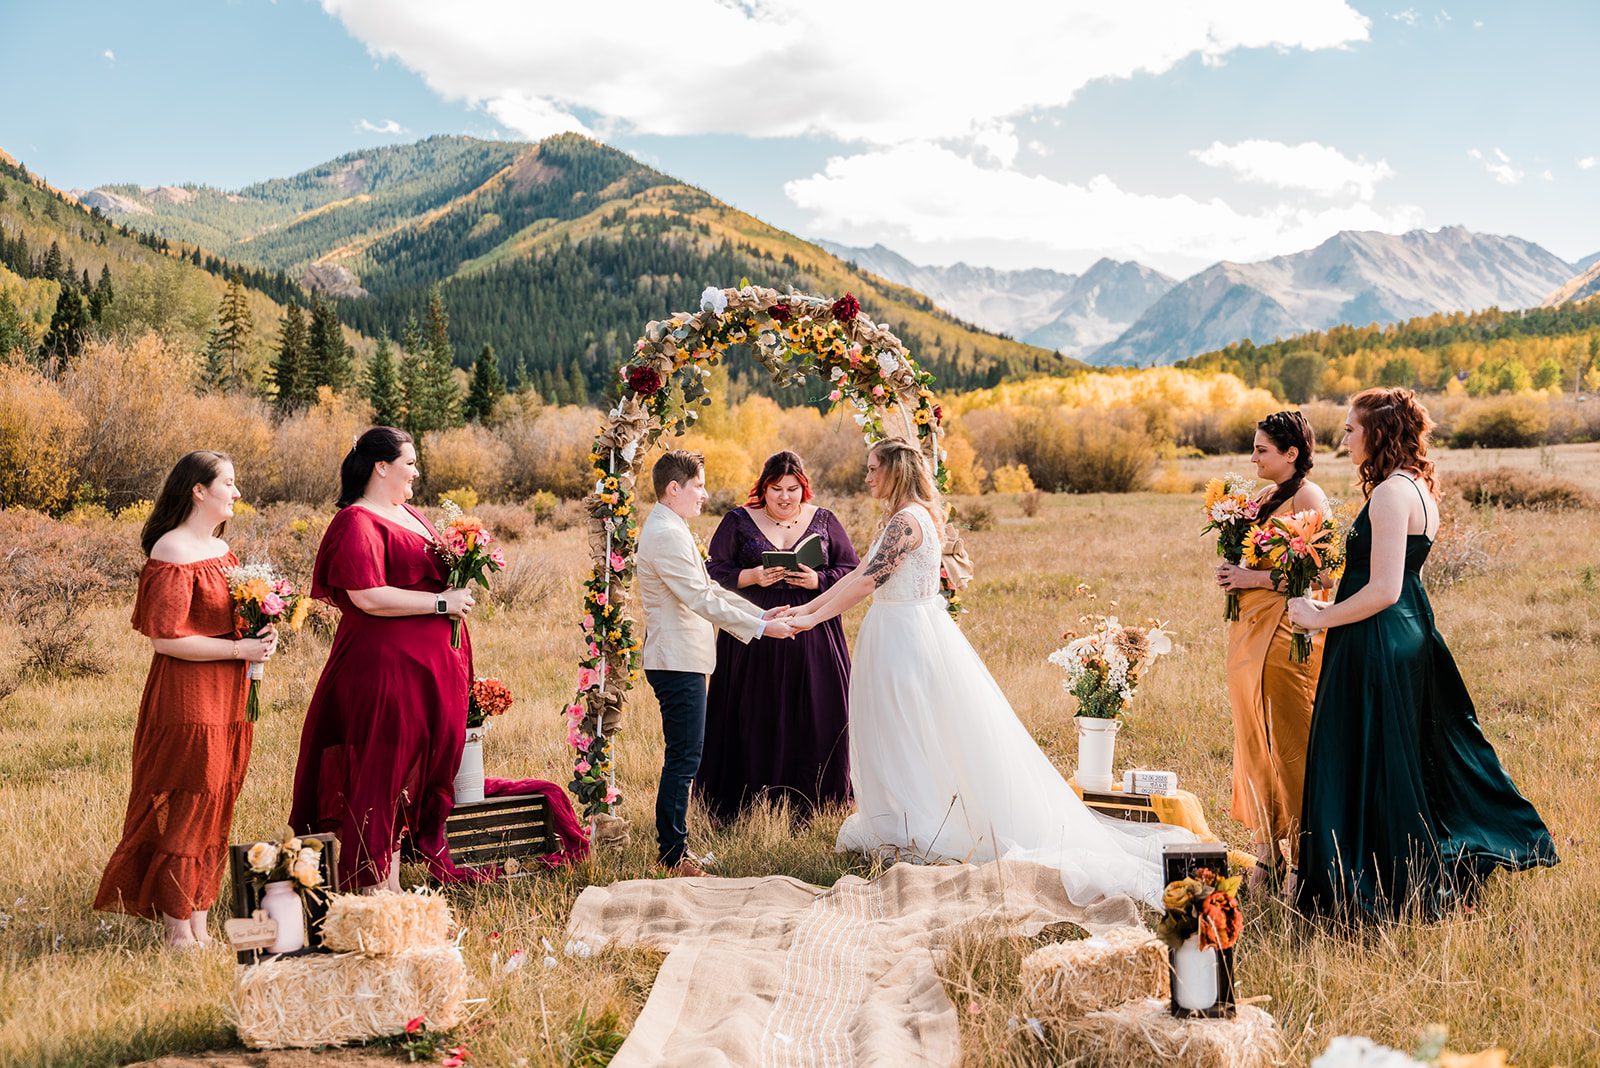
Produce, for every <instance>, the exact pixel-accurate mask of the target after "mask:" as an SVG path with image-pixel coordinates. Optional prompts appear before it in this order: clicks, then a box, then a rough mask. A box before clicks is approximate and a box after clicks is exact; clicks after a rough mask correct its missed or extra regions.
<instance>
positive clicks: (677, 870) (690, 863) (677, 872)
mask: <svg viewBox="0 0 1600 1068" xmlns="http://www.w3.org/2000/svg"><path fill="white" fill-rule="evenodd" d="M661 870H662V871H664V872H666V873H667V875H669V876H670V877H672V878H674V879H699V878H703V877H705V876H706V875H708V874H710V873H709V872H707V871H706V870H705V869H704V868H702V867H701V866H700V865H698V864H696V863H695V862H694V860H693V859H692V858H690V857H687V856H686V857H684V858H683V859H682V860H680V861H678V863H676V864H671V865H668V864H662V865H661Z"/></svg>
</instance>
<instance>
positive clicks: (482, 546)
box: [433, 498, 506, 649]
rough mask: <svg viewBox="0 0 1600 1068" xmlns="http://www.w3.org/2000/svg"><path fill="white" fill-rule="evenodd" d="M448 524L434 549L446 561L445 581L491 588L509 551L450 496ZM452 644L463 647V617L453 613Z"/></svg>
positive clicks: (454, 586) (446, 514)
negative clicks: (496, 541) (503, 548)
mask: <svg viewBox="0 0 1600 1068" xmlns="http://www.w3.org/2000/svg"><path fill="white" fill-rule="evenodd" d="M443 508H444V526H443V527H441V528H439V540H438V541H436V542H434V545H433V550H434V552H436V553H438V555H439V558H440V559H441V560H443V561H444V566H445V570H446V572H447V575H446V578H445V581H446V582H448V583H449V585H450V588H451V589H460V588H462V587H464V586H466V584H467V583H469V582H476V583H477V584H478V585H479V586H481V587H483V588H484V589H486V590H487V589H488V588H489V576H490V575H492V574H493V573H494V572H496V571H501V570H503V569H504V568H505V566H506V558H505V554H504V553H502V552H501V551H500V550H499V549H496V548H494V535H493V534H490V533H489V532H488V531H487V530H485V529H484V526H483V524H482V523H480V522H478V521H477V520H476V519H474V518H472V517H471V516H468V515H464V514H462V511H461V507H460V506H459V505H457V504H456V503H455V502H454V501H452V500H450V499H448V498H446V499H445V501H444V504H443ZM450 648H452V649H459V648H461V620H460V619H459V618H458V617H455V616H451V617H450Z"/></svg>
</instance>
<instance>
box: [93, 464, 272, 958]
mask: <svg viewBox="0 0 1600 1068" xmlns="http://www.w3.org/2000/svg"><path fill="white" fill-rule="evenodd" d="M238 499H239V491H238V490H237V489H236V488H235V487H234V481H233V463H232V461H230V460H229V459H228V458H227V457H226V456H224V455H223V454H222V453H220V452H191V453H189V454H188V455H187V456H185V457H183V459H181V460H179V461H178V463H177V466H175V467H174V468H173V469H172V472H171V473H170V474H169V475H168V476H167V481H166V484H165V485H163V486H162V487H161V494H160V496H159V497H158V498H157V500H156V503H155V506H154V507H153V508H152V509H151V510H150V518H149V519H148V520H146V521H145V525H144V532H143V535H142V537H141V539H140V545H141V547H142V548H143V549H144V553H145V555H146V556H147V557H149V559H148V560H147V561H146V562H145V565H144V570H143V571H141V572H140V573H139V592H138V595H137V598H136V599H135V600H134V603H133V628H134V629H135V630H137V631H138V632H139V633H141V634H143V635H145V636H146V637H148V638H149V639H150V641H151V644H152V645H153V646H154V647H155V655H154V656H153V657H152V658H151V660H150V674H149V676H148V677H147V678H146V680H145V686H144V699H143V700H142V701H141V702H140V704H139V721H138V725H137V726H136V727H135V728H134V732H133V787H132V789H131V790H130V791H129V796H128V812H127V815H126V816H125V817H124V819H123V823H122V841H121V842H120V843H118V845H117V848H116V851H115V852H114V853H112V854H111V860H110V861H109V862H108V863H107V864H106V870H105V874H104V875H102V876H101V878H100V890H99V892H98V893H96V894H95V898H94V907H95V908H97V909H100V910H101V911H104V912H126V913H130V914H132V915H135V916H150V917H155V916H160V918H161V922H162V923H163V925H164V926H165V927H166V939H167V943H168V944H169V945H173V946H194V945H205V944H207V943H208V942H210V941H211V939H210V936H209V935H208V934H207V933H206V913H207V911H208V910H209V909H210V908H211V906H212V905H213V904H215V902H216V900H217V888H218V887H219V886H220V885H221V883H222V867H223V863H224V861H225V860H226V858H227V854H228V828H229V826H230V825H231V824H232V822H233V803H234V801H235V800H236V799H237V798H238V796H239V788H240V787H241V786H243V785H244V774H245V769H246V768H247V767H248V766H249V764H250V739H251V728H250V724H249V722H248V721H247V720H246V719H245V714H244V705H245V694H246V688H247V683H246V676H245V667H244V663H242V662H252V661H265V660H268V659H270V658H271V657H272V653H273V650H274V649H275V648H276V647H277V641H278V638H277V632H276V631H275V630H274V629H273V628H271V627H268V628H267V629H266V630H265V631H264V632H263V635H262V637H260V638H241V637H239V632H240V625H239V620H238V617H237V615H236V613H235V612H234V609H233V598H232V597H231V596H230V595H229V593H228V569H229V568H233V567H237V566H238V564H239V561H238V560H237V559H235V558H234V555H233V553H232V552H230V551H229V550H228V543H227V542H225V541H223V540H222V538H221V534H222V531H223V527H224V526H225V525H226V523H227V521H228V518H229V517H230V516H232V515H233V502H234V501H236V500H238Z"/></svg>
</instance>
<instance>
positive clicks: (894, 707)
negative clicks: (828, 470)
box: [837, 507, 1195, 908]
mask: <svg viewBox="0 0 1600 1068" xmlns="http://www.w3.org/2000/svg"><path fill="white" fill-rule="evenodd" d="M905 511H906V514H909V515H911V516H913V517H914V518H915V521H916V523H917V524H918V525H919V526H920V527H921V529H922V544H921V545H920V546H919V547H918V548H917V549H916V550H914V551H913V552H912V553H911V554H909V555H908V556H907V557H906V559H905V560H904V561H903V562H902V563H901V565H900V567H899V569H898V570H897V571H896V572H895V573H894V574H892V575H891V576H890V577H889V578H888V580H887V581H885V582H884V584H883V585H882V586H881V587H879V589H878V591H877V593H876V594H875V596H874V599H873V602H872V606H871V608H869V609H868V611H867V616H866V619H865V620H863V622H862V624H861V629H860V632H859V634H858V636H857V638H856V647H855V653H854V658H853V666H852V669H851V674H850V772H851V776H850V777H851V785H852V787H853V789H854V792H855V800H856V806H857V811H856V812H855V813H853V814H851V815H850V817H849V818H847V819H846V820H845V822H844V825H843V826H842V827H841V828H840V830H839V837H838V843H837V848H838V849H839V850H840V851H841V852H842V851H850V850H854V851H860V852H868V853H871V852H881V851H892V852H894V853H895V854H897V855H898V856H900V857H901V858H902V859H911V860H919V861H922V862H939V861H950V860H954V861H962V862H971V863H982V862H985V861H990V860H996V859H1006V860H1027V861H1033V862H1035V863H1039V864H1044V865H1047V866H1049V867H1053V868H1056V869H1057V870H1058V871H1060V873H1061V880H1062V883H1063V885H1064V886H1065V888H1066V891H1067V896H1068V897H1069V898H1071V900H1072V901H1073V903H1074V904H1078V905H1087V904H1093V903H1095V902H1097V901H1101V900H1104V899H1107V898H1113V897H1118V896H1126V897H1131V898H1134V899H1137V900H1140V901H1143V902H1145V903H1147V904H1149V905H1151V907H1153V908H1159V907H1160V902H1161V890H1162V886H1163V878H1162V868H1161V846H1162V844H1163V843H1164V842H1192V841H1195V837H1194V835H1193V834H1191V833H1190V832H1189V831H1186V830H1183V829H1182V828H1176V827H1167V826H1164V825H1160V824H1133V823H1127V822H1125V821H1120V820H1114V819H1111V818H1109V817H1105V816H1101V815H1098V814H1097V813H1095V812H1093V811H1092V810H1091V809H1089V807H1088V806H1086V805H1085V804H1084V803H1083V802H1082V801H1081V800H1080V799H1079V798H1078V796H1077V794H1076V793H1074V792H1073V789H1072V787H1071V786H1070V785H1069V784H1068V783H1067V781H1066V780H1065V779H1064V778H1063V777H1062V776H1061V773H1060V772H1058V771H1057V770H1056V769H1055V766H1054V765H1052V764H1051V763H1050V760H1049V758H1048V757H1046V756H1045V754H1044V752H1043V751H1042V750H1041V749H1040V748H1039V746H1038V745H1037V744H1036V743H1035V742H1034V740H1033V738H1032V736H1030V735H1029V733H1028V730H1027V728H1026V727H1024V726H1023V725H1022V722H1021V721H1020V720H1018V719H1017V716H1016V713H1014V712H1013V711H1012V709H1011V704H1010V702H1008V701H1007V700H1006V696H1005V694H1004V693H1002V692H1001V691H1000V687H999V686H998V685H997V684H996V683H995V681H994V678H993V676H991V675H990V674H989V671H988V669H987V668H986V667H985V666H984V663H983V660H982V658H980V657H979V656H978V654H977V651H976V650H974V649H973V648H972V645H971V644H970V643H969V642H968V641H967V639H966V636H965V635H964V634H962V633H961V630H960V628H959V627H957V626H956V624H955V622H954V621H953V620H951V618H950V616H949V615H948V613H947V612H946V610H945V602H944V598H943V597H942V596H941V595H940V593H939V560H940V551H939V538H938V534H937V532H936V530H935V528H934V524H933V519H932V517H931V516H930V515H929V514H928V512H927V511H926V509H924V508H921V507H912V508H909V509H906V510H905ZM873 548H874V549H876V545H874V546H873ZM870 557H871V553H870V552H869V553H868V555H867V558H869V559H870Z"/></svg>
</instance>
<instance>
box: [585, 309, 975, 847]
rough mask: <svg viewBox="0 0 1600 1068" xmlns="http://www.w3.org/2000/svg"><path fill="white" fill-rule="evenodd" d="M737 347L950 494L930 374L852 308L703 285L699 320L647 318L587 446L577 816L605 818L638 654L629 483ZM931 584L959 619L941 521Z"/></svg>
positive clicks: (951, 551)
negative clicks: (899, 451)
mask: <svg viewBox="0 0 1600 1068" xmlns="http://www.w3.org/2000/svg"><path fill="white" fill-rule="evenodd" d="M735 345H746V346H748V347H749V349H750V351H752V352H753V353H754V354H755V356H756V359H758V360H759V361H760V362H761V363H762V365H763V366H765V367H766V368H767V370H768V371H770V372H771V373H772V376H773V380H774V381H777V382H782V383H785V384H798V383H802V382H804V381H805V380H806V379H807V378H821V379H824V380H826V381H827V382H829V383H831V385H832V389H831V391H830V392H829V394H828V399H829V400H830V401H832V402H834V403H835V404H840V403H845V402H848V403H849V404H850V405H852V406H853V407H854V408H855V409H856V412H855V420H856V423H857V425H858V426H860V427H861V432H862V436H863V437H864V439H865V442H866V444H869V445H870V444H873V443H875V442H878V441H881V440H883V439H885V438H889V437H896V438H901V439H902V440H906V441H913V442H916V443H918V444H919V445H920V446H921V447H922V448H923V450H924V451H925V452H926V453H927V455H928V459H929V463H930V465H931V466H932V468H933V470H934V472H935V474H934V478H935V481H936V483H937V484H938V487H939V490H940V492H946V491H948V489H949V472H948V470H947V469H946V467H945V450H944V449H943V448H941V447H940V444H939V436H940V427H941V422H942V419H943V411H942V409H941V408H940V406H939V405H938V404H937V403H936V402H935V400H934V396H933V392H932V390H931V388H930V387H931V386H932V385H933V376H932V375H931V374H929V373H928V372H926V371H923V370H922V369H921V368H919V367H918V366H917V365H916V363H915V362H914V361H913V360H912V359H911V356H910V355H909V354H908V353H907V352H906V348H905V345H904V344H902V343H901V341H900V339H899V338H897V337H895V336H894V334H892V333H891V332H890V331H889V330H887V329H886V328H884V327H881V326H878V325H877V324H875V323H873V322H872V321H871V320H869V319H867V318H865V317H864V316H863V315H861V306H860V304H859V303H858V302H857V301H856V298H855V297H853V296H851V295H850V294H848V293H847V294H845V295H844V296H842V297H840V298H839V299H838V300H833V301H829V300H826V299H824V298H821V297H812V296H805V295H802V294H798V293H794V292H790V293H786V294H780V293H779V292H777V291H776V290H773V289H765V288H762V287H759V286H749V285H746V286H744V287H742V288H740V289H716V288H709V289H707V290H706V291H705V293H704V294H702V295H701V298H700V310H699V311H697V312H694V313H692V314H690V313H685V312H679V313H678V314H675V315H673V316H672V317H671V318H669V319H664V320H660V321H657V322H652V323H650V324H648V325H647V326H646V327H645V332H644V336H643V337H641V338H639V340H638V341H636V342H635V343H634V354H633V357H632V358H631V359H630V360H628V361H627V362H626V363H625V364H623V365H622V367H620V368H619V369H618V373H619V375H620V376H621V379H622V383H623V391H622V399H621V400H620V401H619V402H618V404H617V406H616V407H615V408H612V409H611V411H610V412H609V413H608V415H607V418H606V422H605V425H604V427H603V428H602V429H601V431H600V433H599V435H598V436H597V437H596V438H595V440H594V445H593V447H592V448H591V450H590V453H589V459H590V460H591V461H592V463H593V464H594V470H593V475H594V479H595V485H594V492H592V493H590V494H589V495H588V496H587V497H586V498H584V506H585V508H586V510H587V511H588V514H589V526H588V531H589V552H590V556H591V558H592V560H593V567H592V568H591V570H590V573H589V578H588V580H587V581H586V582H585V583H584V593H583V620H582V629H583V641H584V648H585V652H584V655H583V657H582V659H581V660H580V662H579V668H578V687H577V694H576V696H575V697H574V699H573V701H572V702H571V703H570V704H568V705H567V708H566V716H567V742H568V744H569V745H571V746H572V748H573V750H574V759H573V775H572V782H571V783H570V784H569V787H568V788H569V789H570V790H571V791H572V793H573V795H574V796H575V797H577V798H578V800H579V801H580V802H581V803H582V805H583V812H584V815H585V816H586V817H588V818H589V819H591V820H593V819H594V818H595V817H596V816H599V815H603V814H610V813H612V812H613V810H614V809H615V807H616V805H617V804H618V802H619V801H620V800H621V795H620V794H619V793H618V791H617V788H616V776H615V766H614V757H615V753H614V749H613V734H614V733H615V732H616V730H617V728H618V727H620V726H621V724H622V714H623V709H624V708H625V706H626V703H627V694H628V690H629V689H631V688H632V685H633V683H634V682H635V681H636V680H637V678H638V675H639V668H638V659H639V649H640V645H641V641H640V638H639V637H638V631H637V625H636V623H635V621H634V620H633V619H632V618H631V617H630V616H629V615H628V611H627V604H628V597H629V587H630V586H631V584H632V582H633V571H634V553H635V550H636V549H637V547H638V539H639V521H640V519H641V516H640V513H639V504H638V496H637V492H636V487H637V483H638V479H639V476H640V474H641V473H642V471H643V468H644V461H645V456H646V454H647V453H648V452H649V451H650V449H651V447H652V446H654V445H655V444H656V442H657V441H658V440H659V439H660V438H661V436H662V435H663V434H666V433H667V432H669V431H670V432H672V433H674V434H682V433H683V432H684V431H685V430H687V429H688V428H689V427H690V426H691V425H693V423H694V421H695V419H696V417H697V416H698V415H699V409H700V407H701V406H702V405H706V404H710V403H711V398H710V396H709V395H708V392H707V388H706V380H707V379H708V378H709V377H710V375H711V368H712V367H714V366H716V364H717V363H718V362H719V361H720V360H721V359H722V357H723V356H724V355H725V354H726V352H727V350H728V348H729V347H730V346H735ZM945 529H946V534H945V541H944V563H943V567H942V568H941V569H940V579H941V587H942V589H943V592H944V595H945V597H946V600H947V601H948V604H949V608H950V612H951V614H952V615H953V616H958V615H959V614H960V613H961V612H962V611H963V609H962V607H961V598H960V590H961V589H962V588H963V587H964V586H965V585H966V583H967V581H968V579H969V578H970V577H971V563H970V560H969V559H968V557H967V555H966V551H965V549H964V547H963V546H962V543H961V538H960V535H959V533H957V532H956V531H955V529H954V527H953V526H952V525H950V524H946V528H945Z"/></svg>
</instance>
